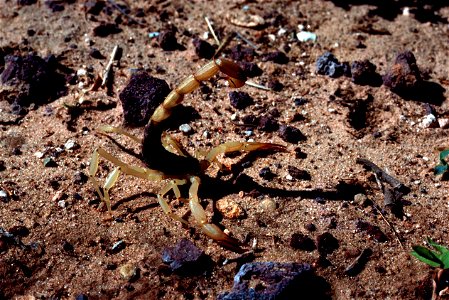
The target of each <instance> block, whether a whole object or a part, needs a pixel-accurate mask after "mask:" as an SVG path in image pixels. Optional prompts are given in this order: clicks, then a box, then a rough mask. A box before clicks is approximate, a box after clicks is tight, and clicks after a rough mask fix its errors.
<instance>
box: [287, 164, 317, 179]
mask: <svg viewBox="0 0 449 300" xmlns="http://www.w3.org/2000/svg"><path fill="white" fill-rule="evenodd" d="M287 170H288V173H289V174H290V175H291V176H292V178H294V179H297V180H311V179H312V177H311V176H310V174H309V172H307V171H306V170H300V169H298V168H297V167H294V166H288V167H287Z"/></svg>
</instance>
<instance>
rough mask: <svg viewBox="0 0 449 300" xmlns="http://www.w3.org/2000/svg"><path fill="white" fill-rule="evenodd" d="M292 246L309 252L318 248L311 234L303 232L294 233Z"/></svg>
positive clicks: (291, 239)
mask: <svg viewBox="0 0 449 300" xmlns="http://www.w3.org/2000/svg"><path fill="white" fill-rule="evenodd" d="M290 247H292V248H293V249H298V250H304V251H309V252H310V251H313V250H315V249H316V245H315V242H314V241H313V240H312V239H311V238H310V237H309V236H307V235H304V234H302V233H294V234H292V236H291V238H290Z"/></svg>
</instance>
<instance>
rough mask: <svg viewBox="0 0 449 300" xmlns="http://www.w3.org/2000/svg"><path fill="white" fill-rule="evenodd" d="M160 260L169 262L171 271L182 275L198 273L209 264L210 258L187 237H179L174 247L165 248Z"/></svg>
mask: <svg viewBox="0 0 449 300" xmlns="http://www.w3.org/2000/svg"><path fill="white" fill-rule="evenodd" d="M162 261H163V262H164V263H166V264H169V265H170V269H171V270H172V271H173V272H176V273H178V274H182V275H189V274H199V273H201V272H203V271H204V270H206V269H207V268H208V266H210V258H209V257H208V256H207V255H205V254H204V252H203V251H202V250H201V249H199V248H198V247H196V246H195V245H194V244H193V243H192V242H191V241H189V240H187V239H181V240H180V241H179V242H178V243H177V244H176V245H174V247H167V248H165V249H164V251H163V252H162Z"/></svg>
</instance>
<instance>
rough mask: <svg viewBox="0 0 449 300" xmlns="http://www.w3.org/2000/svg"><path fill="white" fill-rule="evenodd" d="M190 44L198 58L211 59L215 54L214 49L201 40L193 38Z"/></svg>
mask: <svg viewBox="0 0 449 300" xmlns="http://www.w3.org/2000/svg"><path fill="white" fill-rule="evenodd" d="M192 44H193V46H194V47H195V53H196V55H198V57H201V58H206V59H211V58H212V57H213V56H214V54H215V48H214V47H213V46H212V45H211V44H209V43H208V42H206V41H204V40H202V39H199V38H195V39H193V41H192Z"/></svg>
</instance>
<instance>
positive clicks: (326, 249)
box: [316, 232, 340, 255]
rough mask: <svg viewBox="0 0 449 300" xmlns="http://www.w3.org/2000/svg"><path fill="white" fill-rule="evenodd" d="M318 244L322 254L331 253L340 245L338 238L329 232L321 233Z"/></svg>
mask: <svg viewBox="0 0 449 300" xmlns="http://www.w3.org/2000/svg"><path fill="white" fill-rule="evenodd" d="M316 244H317V248H318V252H319V253H320V254H321V255H327V254H331V253H332V252H334V251H335V250H337V249H338V248H339V247H340V243H339V242H338V240H337V239H336V238H335V237H334V236H333V235H332V234H331V233H329V232H325V233H323V234H321V235H319V236H318V237H317V239H316Z"/></svg>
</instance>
